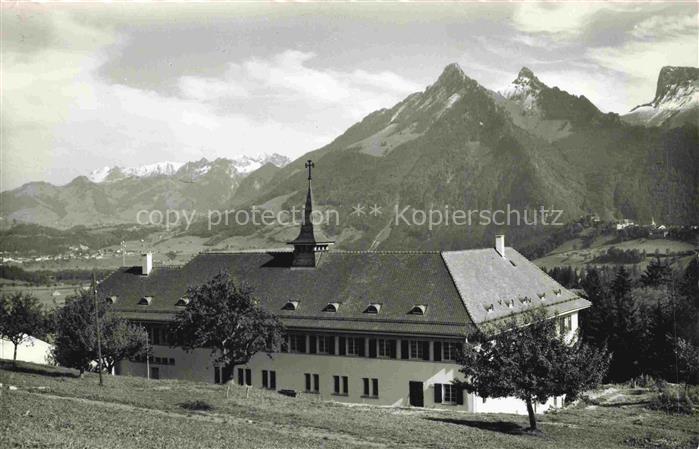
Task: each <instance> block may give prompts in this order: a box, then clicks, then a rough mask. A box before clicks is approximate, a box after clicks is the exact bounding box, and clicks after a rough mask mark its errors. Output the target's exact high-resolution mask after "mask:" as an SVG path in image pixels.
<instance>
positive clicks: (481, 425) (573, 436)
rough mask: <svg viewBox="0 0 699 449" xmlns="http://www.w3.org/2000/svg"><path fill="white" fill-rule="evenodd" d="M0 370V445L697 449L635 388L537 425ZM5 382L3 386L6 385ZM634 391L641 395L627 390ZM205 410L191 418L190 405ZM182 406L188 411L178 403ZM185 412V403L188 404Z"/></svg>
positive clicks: (690, 433) (692, 433)
mask: <svg viewBox="0 0 699 449" xmlns="http://www.w3.org/2000/svg"><path fill="white" fill-rule="evenodd" d="M20 369H22V370H23V371H24V372H17V371H13V370H10V369H9V365H8V364H7V363H6V362H4V364H3V363H0V382H2V383H3V388H2V390H0V391H1V393H0V416H2V419H1V420H0V436H1V437H2V439H1V441H2V443H1V444H0V446H2V447H3V448H5V447H7V448H15V447H32V448H44V447H56V448H64V447H65V448H72V447H75V448H77V447H79V448H92V447H95V448H96V447H100V448H102V447H119V448H121V447H124V448H140V449H142V448H180V447H182V448H218V447H234V448H253V447H254V448H258V447H259V448H316V447H322V448H359V447H366V448H386V447H405V448H505V449H506V448H537V449H540V448H585V449H588V448H610V449H611V448H661V449H662V448H692V449H694V448H696V447H697V444H698V443H699V428H697V418H696V416H672V415H667V414H664V413H661V412H655V411H651V410H648V409H646V408H645V407H644V405H643V401H644V398H645V396H644V394H645V393H644V391H640V392H639V391H625V390H623V389H619V388H614V387H610V388H608V389H607V390H604V391H603V392H602V393H601V394H598V395H597V396H598V397H597V399H596V401H595V402H596V404H597V405H589V404H586V403H581V404H580V405H578V406H576V407H572V408H568V409H565V410H561V411H557V412H555V413H550V414H547V415H544V416H542V417H541V418H540V421H541V428H542V429H543V431H544V435H543V436H533V435H529V434H526V433H523V432H522V426H524V425H525V424H526V417H523V416H513V415H474V414H468V413H461V412H457V411H433V410H423V409H408V408H401V409H397V408H380V407H368V406H347V405H340V404H335V403H330V402H320V401H318V400H317V399H313V398H308V397H299V398H288V397H285V396H281V395H279V394H277V393H274V392H267V391H262V390H258V389H250V390H249V391H247V392H246V390H245V388H243V387H237V386H231V387H230V391H229V394H228V396H229V397H228V398H227V397H226V396H227V387H226V386H221V385H213V384H201V383H193V382H184V381H171V380H158V381H154V380H153V381H148V380H145V379H140V378H132V377H111V376H107V377H106V379H105V380H106V382H105V386H104V387H99V386H98V385H97V377H96V376H95V375H94V374H88V375H86V376H85V377H84V378H82V379H80V378H78V377H76V374H75V373H74V372H72V371H69V370H59V369H51V368H44V367H39V366H36V365H30V364H21V365H20ZM9 385H11V386H12V389H9V388H8V386H9ZM633 393H640V394H633ZM194 401H201V402H199V405H200V406H201V405H205V406H209V407H210V410H208V411H192V410H191V408H192V407H191V406H190V405H191V403H192V402H194ZM188 404H189V405H188ZM195 408H196V407H195Z"/></svg>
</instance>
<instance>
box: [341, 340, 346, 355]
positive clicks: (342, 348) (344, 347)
mask: <svg viewBox="0 0 699 449" xmlns="http://www.w3.org/2000/svg"><path fill="white" fill-rule="evenodd" d="M339 349H340V355H345V354H346V353H347V345H346V344H345V337H340V348H339Z"/></svg>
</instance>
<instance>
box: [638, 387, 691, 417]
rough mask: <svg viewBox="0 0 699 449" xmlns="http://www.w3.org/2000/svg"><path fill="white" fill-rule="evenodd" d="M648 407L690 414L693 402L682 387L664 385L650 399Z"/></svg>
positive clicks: (673, 412) (667, 411) (666, 411)
mask: <svg viewBox="0 0 699 449" xmlns="http://www.w3.org/2000/svg"><path fill="white" fill-rule="evenodd" d="M648 407H649V408H651V409H653V410H660V411H663V412H665V413H672V414H679V415H691V414H692V412H693V411H694V403H693V402H692V400H691V399H690V397H689V395H688V394H686V393H685V392H684V389H682V388H678V387H670V386H665V387H664V388H662V389H661V390H660V392H658V394H657V396H655V397H654V398H653V399H651V401H650V403H649V404H648Z"/></svg>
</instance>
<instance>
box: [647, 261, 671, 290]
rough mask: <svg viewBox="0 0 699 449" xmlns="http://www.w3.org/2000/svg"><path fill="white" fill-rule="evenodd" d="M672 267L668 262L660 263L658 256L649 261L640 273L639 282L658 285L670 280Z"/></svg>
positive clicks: (649, 285) (665, 283) (651, 285)
mask: <svg viewBox="0 0 699 449" xmlns="http://www.w3.org/2000/svg"><path fill="white" fill-rule="evenodd" d="M672 277H673V274H672V269H671V268H670V266H669V265H668V264H665V263H662V262H661V261H660V258H655V259H653V260H651V261H650V263H649V264H648V266H647V267H646V271H645V272H644V273H643V274H642V275H641V284H642V285H644V286H646V287H659V286H661V285H667V284H669V283H670V282H671V281H672Z"/></svg>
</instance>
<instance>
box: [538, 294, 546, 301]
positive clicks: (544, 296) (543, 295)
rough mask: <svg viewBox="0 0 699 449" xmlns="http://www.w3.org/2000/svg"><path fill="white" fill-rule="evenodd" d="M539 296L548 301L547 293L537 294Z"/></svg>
mask: <svg viewBox="0 0 699 449" xmlns="http://www.w3.org/2000/svg"><path fill="white" fill-rule="evenodd" d="M537 296H538V297H539V299H540V300H542V301H544V300H546V293H537Z"/></svg>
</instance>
